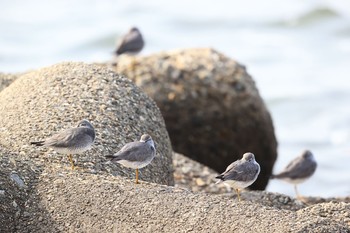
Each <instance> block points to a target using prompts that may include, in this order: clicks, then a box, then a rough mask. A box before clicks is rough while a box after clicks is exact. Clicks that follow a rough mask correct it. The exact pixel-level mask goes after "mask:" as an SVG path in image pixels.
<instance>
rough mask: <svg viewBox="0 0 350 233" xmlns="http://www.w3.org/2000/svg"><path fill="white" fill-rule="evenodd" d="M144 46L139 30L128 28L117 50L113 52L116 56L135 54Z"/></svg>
mask: <svg viewBox="0 0 350 233" xmlns="http://www.w3.org/2000/svg"><path fill="white" fill-rule="evenodd" d="M144 45H145V42H144V40H143V37H142V34H141V32H140V30H139V29H138V28H136V27H132V28H130V30H129V31H128V33H127V34H125V35H124V36H123V37H122V38H121V39H120V40H119V41H118V44H117V49H116V50H115V54H116V55H117V56H119V55H121V54H131V55H134V54H137V53H139V52H140V51H141V50H142V49H143V46H144Z"/></svg>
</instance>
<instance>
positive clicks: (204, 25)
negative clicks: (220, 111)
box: [0, 0, 350, 197]
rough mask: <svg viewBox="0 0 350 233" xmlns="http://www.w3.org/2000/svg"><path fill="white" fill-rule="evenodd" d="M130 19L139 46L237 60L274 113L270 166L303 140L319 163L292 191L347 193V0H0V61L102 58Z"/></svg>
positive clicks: (23, 63)
mask: <svg viewBox="0 0 350 233" xmlns="http://www.w3.org/2000/svg"><path fill="white" fill-rule="evenodd" d="M131 26H137V27H138V28H139V29H140V30H141V32H142V33H143V35H144V38H145V41H146V46H145V49H144V50H143V52H142V54H143V55H148V54H152V53H155V52H159V51H165V50H173V49H178V48H194V47H212V48H214V49H216V50H218V51H220V52H222V53H223V54H225V55H227V56H229V57H231V58H232V59H235V60H237V61H238V62H239V63H241V64H243V65H245V66H246V67H247V71H248V73H249V74H251V75H252V77H253V78H254V80H255V82H256V85H257V87H258V89H259V92H260V95H261V96H262V98H263V99H264V101H265V103H266V106H267V108H268V109H269V111H270V113H271V115H272V118H273V122H274V127H275V131H276V136H277V140H278V154H279V155H278V159H277V161H276V164H275V167H274V172H278V171H280V170H282V169H283V168H284V167H285V166H286V165H287V164H288V162H289V161H290V160H291V159H293V158H294V157H296V156H298V155H299V154H300V153H301V152H302V151H303V150H305V149H309V150H311V151H312V152H313V154H314V156H315V157H316V160H317V162H318V167H317V170H316V172H315V174H314V176H313V177H311V178H310V179H309V180H307V181H305V182H304V183H302V184H300V185H299V192H300V193H301V194H302V195H305V196H321V197H334V196H336V197H342V196H350V1H348V0H317V1H316V0H284V1H280V0H264V1H260V0H245V1H236V0H221V1H218V0H216V1H212V0H201V1H199V0H192V1H186V0H176V1H162V0H147V1H142V0H128V1H120V0H98V1H97V0H96V1H95V0H61V1H44V0H32V1H25V0H12V1H5V0H0V71H1V72H5V73H14V72H25V71H28V70H32V69H36V68H40V67H43V66H48V65H51V64H55V63H58V62H61V61H85V62H105V61H109V60H111V59H112V58H113V50H114V48H115V45H116V41H117V40H118V38H120V36H121V35H123V34H124V33H126V32H127V31H128V29H129V28H130V27H131ZM267 190H268V191H271V192H279V193H284V194H287V195H291V196H294V195H295V194H294V189H293V186H292V185H289V184H286V183H284V182H282V181H278V180H276V181H275V180H272V181H271V182H270V183H269V185H268V187H267Z"/></svg>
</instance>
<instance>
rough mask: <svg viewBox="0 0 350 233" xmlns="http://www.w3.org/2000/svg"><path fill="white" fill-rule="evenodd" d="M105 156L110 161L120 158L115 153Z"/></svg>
mask: <svg viewBox="0 0 350 233" xmlns="http://www.w3.org/2000/svg"><path fill="white" fill-rule="evenodd" d="M105 157H106V158H108V159H111V161H112V162H117V161H119V160H120V158H118V156H115V155H106V156H105Z"/></svg>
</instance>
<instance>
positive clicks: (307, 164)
mask: <svg viewBox="0 0 350 233" xmlns="http://www.w3.org/2000/svg"><path fill="white" fill-rule="evenodd" d="M316 167H317V163H316V160H315V158H314V156H313V154H312V153H311V151H309V150H305V151H304V152H303V153H302V154H301V155H300V156H298V157H296V158H295V159H293V160H292V161H291V162H290V163H289V164H288V165H287V166H286V167H285V169H284V170H283V171H282V172H280V173H279V174H277V175H272V176H271V179H281V180H283V181H286V182H288V183H291V184H294V190H295V193H296V195H297V198H298V199H299V198H301V196H300V195H299V192H298V189H297V184H300V183H302V182H304V181H305V180H307V179H308V178H310V177H311V176H312V175H313V174H314V173H315V170H316Z"/></svg>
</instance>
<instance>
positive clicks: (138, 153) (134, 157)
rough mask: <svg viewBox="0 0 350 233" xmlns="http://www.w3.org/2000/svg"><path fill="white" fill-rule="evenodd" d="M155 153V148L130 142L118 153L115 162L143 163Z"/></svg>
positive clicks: (141, 143)
mask: <svg viewBox="0 0 350 233" xmlns="http://www.w3.org/2000/svg"><path fill="white" fill-rule="evenodd" d="M153 151H154V148H153V147H150V146H148V145H147V144H146V143H144V142H130V143H127V144H126V145H125V146H123V148H122V149H120V151H118V152H117V153H116V154H115V155H114V158H115V160H117V161H118V160H128V161H130V162H132V161H143V160H145V159H146V157H148V156H147V155H149V154H150V153H152V152H153Z"/></svg>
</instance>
